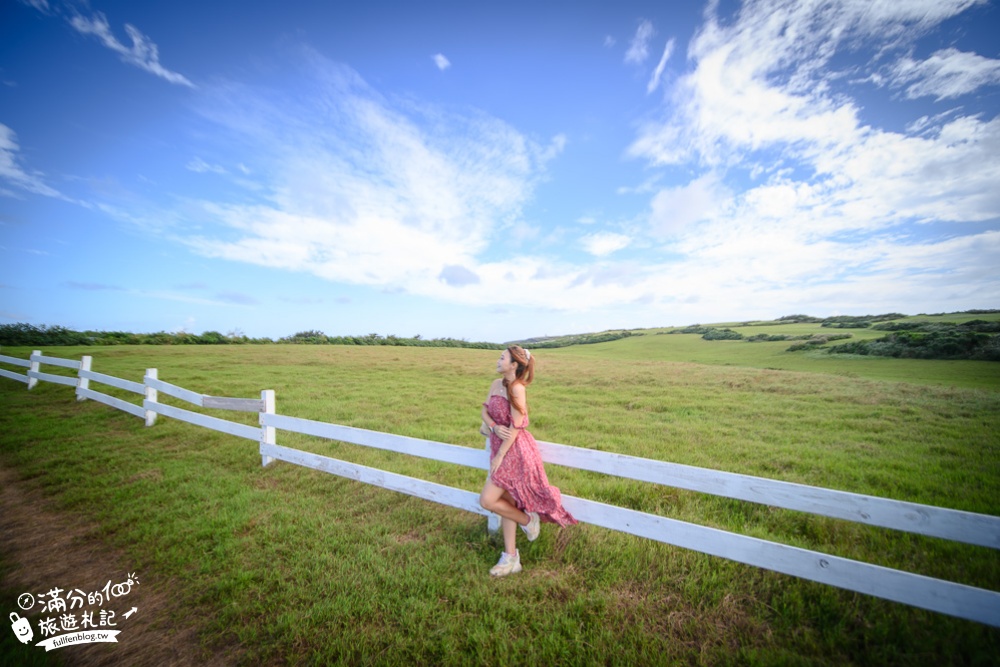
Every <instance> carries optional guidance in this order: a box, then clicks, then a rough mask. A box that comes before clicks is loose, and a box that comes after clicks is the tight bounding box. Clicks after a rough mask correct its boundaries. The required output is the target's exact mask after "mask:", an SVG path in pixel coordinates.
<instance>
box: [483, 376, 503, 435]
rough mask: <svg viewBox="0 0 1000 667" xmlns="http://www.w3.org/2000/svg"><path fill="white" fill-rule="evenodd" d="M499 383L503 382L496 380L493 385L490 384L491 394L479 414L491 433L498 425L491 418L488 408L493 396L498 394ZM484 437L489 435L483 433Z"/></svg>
mask: <svg viewBox="0 0 1000 667" xmlns="http://www.w3.org/2000/svg"><path fill="white" fill-rule="evenodd" d="M497 382H501V380H494V381H493V383H492V384H490V393H488V394H486V402H485V403H483V409H482V410H480V412H479V414H480V416H481V417H482V418H483V424H485V425H486V428H488V429H489V430H490V431H492V430H493V427H495V426H496V425H497V423H496V422H495V421H493V419H492V418H491V417H490V413H489V410H488V409H487V407H486V406H487V405H489V402H490V398H492V397H493V394H494V393H496V384H497ZM483 435H489V434H488V433H483Z"/></svg>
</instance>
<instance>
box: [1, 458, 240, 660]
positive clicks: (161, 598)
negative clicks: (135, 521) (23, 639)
mask: <svg viewBox="0 0 1000 667" xmlns="http://www.w3.org/2000/svg"><path fill="white" fill-rule="evenodd" d="M97 535H98V530H97V527H96V526H94V525H93V524H90V523H89V522H87V521H81V519H80V517H78V516H71V515H69V514H66V513H62V512H59V511H57V510H55V509H53V507H52V505H51V503H50V502H49V501H48V500H47V499H46V498H45V496H44V495H43V494H42V492H41V491H39V490H37V489H34V488H32V487H31V485H30V484H29V483H28V482H24V481H21V480H20V479H19V478H18V476H17V474H16V473H15V472H14V471H13V470H11V469H10V468H6V467H0V545H2V547H0V553H2V558H3V562H4V567H3V569H2V570H0V575H2V579H0V589H2V590H4V591H10V592H13V596H15V597H11V599H9V600H6V599H5V600H3V603H4V604H3V608H4V610H5V611H9V610H8V608H11V609H13V608H14V605H15V603H16V602H17V597H16V596H18V595H20V594H21V593H31V594H32V595H33V596H34V597H35V599H36V604H35V606H34V607H31V608H29V609H28V610H27V611H23V610H20V609H18V610H17V611H18V612H20V615H22V616H26V617H27V618H28V619H29V620H30V622H31V626H32V630H33V633H34V635H35V636H34V639H33V640H32V643H33V644H37V643H38V642H39V641H41V640H42V639H44V637H40V636H39V634H40V631H39V624H38V622H39V619H40V618H42V617H55V618H57V622H58V618H59V617H60V616H61V615H62V614H65V613H67V612H69V613H73V614H75V616H76V618H77V620H78V621H79V620H80V618H81V613H82V612H83V611H85V610H86V611H91V612H93V617H94V619H95V621H96V619H97V618H98V615H99V613H100V610H101V609H106V610H109V611H110V610H114V611H115V616H114V619H113V620H114V622H115V623H116V626H115V627H113V628H111V627H107V628H103V629H109V630H111V629H113V630H119V631H120V632H119V634H118V637H117V639H118V643H94V644H77V645H72V646H65V647H62V648H57V649H54V652H53V655H52V657H54V658H57V659H58V660H59V661H61V662H62V663H64V664H66V665H84V666H86V667H90V666H95V665H202V664H212V665H228V664H235V663H236V662H237V661H238V657H239V652H238V647H235V646H232V647H216V648H215V650H211V649H206V648H203V647H202V646H201V642H200V640H199V638H198V625H197V623H196V622H194V621H193V620H192V619H191V617H190V615H189V614H187V613H186V610H185V609H184V608H183V605H182V603H181V602H179V601H178V600H176V599H174V598H173V597H172V595H171V592H172V591H176V590H177V587H176V586H174V585H172V584H171V582H170V581H169V580H167V579H165V578H163V577H158V576H157V574H156V573H155V572H149V571H138V572H136V571H135V568H134V567H133V566H132V564H131V559H129V558H128V557H127V556H126V555H125V554H124V553H123V552H122V551H121V550H120V549H116V548H113V547H111V546H109V545H108V544H106V543H105V542H103V541H102V540H101V539H99V537H97ZM131 573H135V575H136V579H137V580H138V582H139V583H138V584H137V585H135V586H133V587H132V588H131V590H130V592H129V593H128V594H127V596H122V597H119V598H112V599H111V604H108V603H105V604H103V605H101V606H97V605H89V604H88V605H86V606H85V607H83V608H81V607H79V606H76V608H75V609H73V610H71V609H70V607H71V604H72V603H71V602H68V601H67V604H66V606H67V609H66V610H65V611H56V612H43V608H44V607H43V602H42V601H40V600H38V598H39V597H40V595H41V594H43V593H48V592H49V591H51V590H52V589H53V588H56V587H58V588H60V589H62V590H63V591H64V592H63V593H61V594H59V595H60V597H62V598H63V599H64V600H65V599H67V598H68V596H69V595H70V593H71V591H75V590H77V589H79V590H82V591H84V592H85V593H91V592H94V591H97V590H100V589H102V588H103V587H104V585H105V583H106V582H108V581H109V580H110V582H111V585H112V586H114V585H115V584H118V583H121V582H124V581H125V580H126V579H127V578H128V575H129V574H131ZM47 599H48V598H47V597H46V600H47ZM132 607H135V608H136V611H135V612H133V613H132V614H131V615H130V616H129V618H127V619H126V618H124V617H123V614H124V613H125V612H126V611H128V610H129V609H130V608H132ZM178 619H186V620H182V621H178ZM98 629H102V628H98ZM56 634H57V635H61V634H65V631H63V630H61V629H60V630H59V631H58V632H57V633H56ZM16 648H17V649H18V650H19V649H23V650H24V652H25V653H24V654H23V655H22V656H21V659H20V660H19V661H26V660H27V659H28V658H29V657H39V656H29V653H30V652H38V653H41V652H42V651H43V650H44V649H42V648H40V647H37V648H36V647H34V646H18V647H16ZM11 657H14V658H16V657H17V656H11ZM7 664H13V663H7Z"/></svg>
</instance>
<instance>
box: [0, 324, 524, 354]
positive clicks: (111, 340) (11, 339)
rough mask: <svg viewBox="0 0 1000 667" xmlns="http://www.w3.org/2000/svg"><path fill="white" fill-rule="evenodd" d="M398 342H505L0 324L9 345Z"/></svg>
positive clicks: (491, 346) (489, 345) (0, 342)
mask: <svg viewBox="0 0 1000 667" xmlns="http://www.w3.org/2000/svg"><path fill="white" fill-rule="evenodd" d="M275 344H298V345H302V344H309V345H401V346H413V347H465V348H475V349H489V350H499V349H503V348H504V347H505V346H504V345H501V344H497V343H481V342H479V343H476V342H469V341H465V340H456V339H454V338H431V339H424V338H422V337H420V336H414V337H412V338H400V337H398V336H392V335H390V336H381V335H379V334H375V333H372V334H368V335H366V336H327V335H326V334H324V333H323V332H322V331H300V332H299V333H296V334H294V335H292V336H286V337H284V338H279V339H278V340H273V339H271V338H249V337H247V336H245V335H243V334H242V333H241V332H239V331H231V332H229V333H227V334H222V333H219V332H218V331H205V332H203V333H201V334H192V333H187V332H184V331H179V332H176V333H167V332H165V331H158V332H156V333H130V332H126V331H74V330H72V329H67V328H66V327H61V326H45V325H42V326H35V325H33V324H26V323H17V324H3V325H0V345H9V346H32V345H38V346H48V347H51V346H60V345H275Z"/></svg>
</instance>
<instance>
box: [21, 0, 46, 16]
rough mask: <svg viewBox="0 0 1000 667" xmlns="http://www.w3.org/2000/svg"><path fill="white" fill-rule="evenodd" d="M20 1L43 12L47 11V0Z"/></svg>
mask: <svg viewBox="0 0 1000 667" xmlns="http://www.w3.org/2000/svg"><path fill="white" fill-rule="evenodd" d="M21 2H22V3H24V4H26V5H28V6H29V7H34V8H35V9H37V10H38V11H40V12H42V13H43V14H48V13H49V2H48V0H21Z"/></svg>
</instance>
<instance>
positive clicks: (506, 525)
mask: <svg viewBox="0 0 1000 667" xmlns="http://www.w3.org/2000/svg"><path fill="white" fill-rule="evenodd" d="M500 530H501V532H502V533H503V550H504V551H506V552H507V553H509V554H515V553H517V524H516V523H515V522H514V520H513V519H507V518H505V517H501V518H500Z"/></svg>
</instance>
